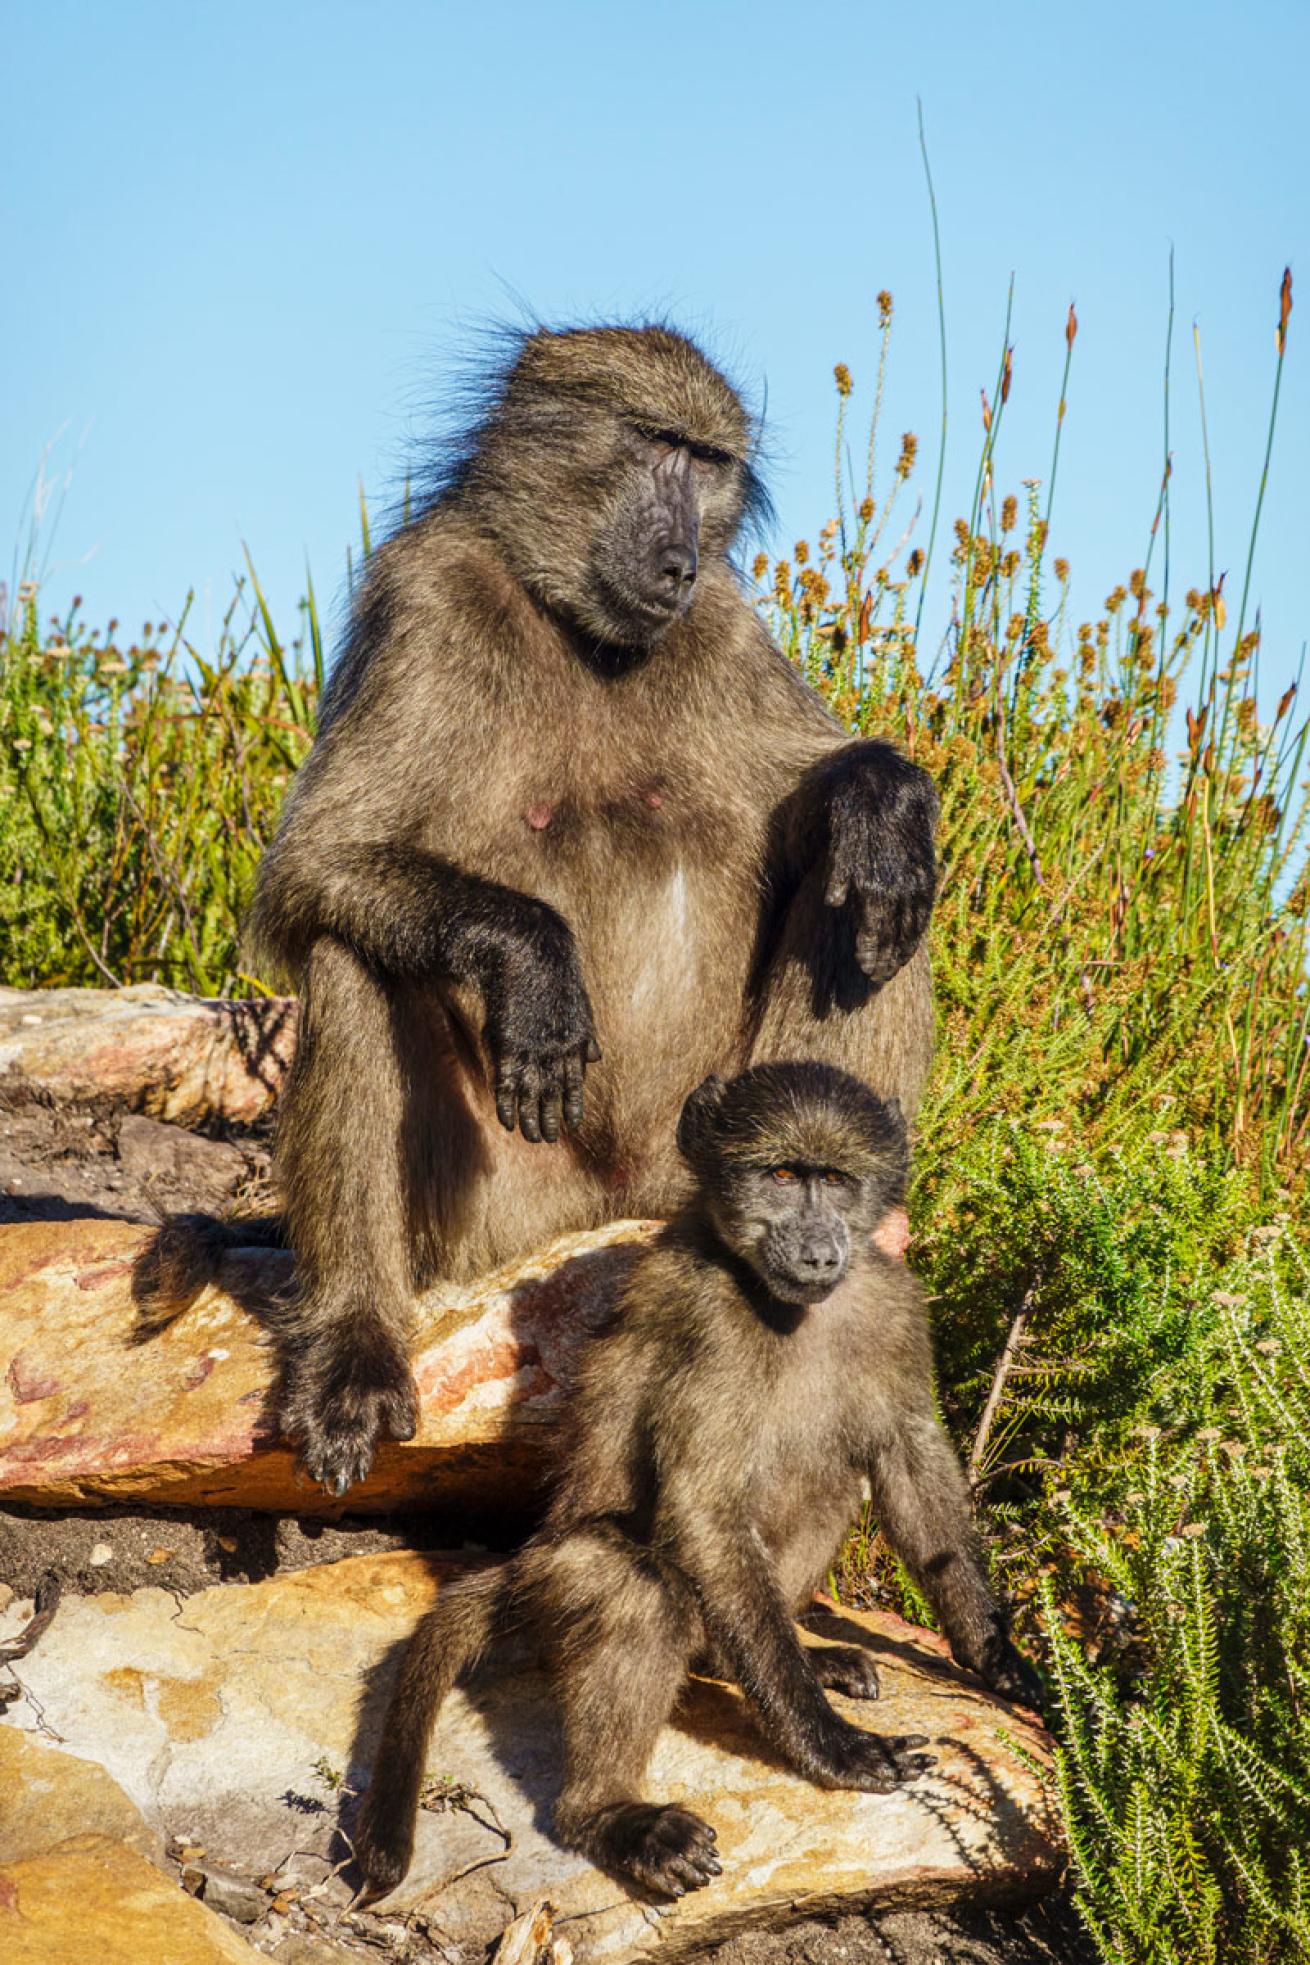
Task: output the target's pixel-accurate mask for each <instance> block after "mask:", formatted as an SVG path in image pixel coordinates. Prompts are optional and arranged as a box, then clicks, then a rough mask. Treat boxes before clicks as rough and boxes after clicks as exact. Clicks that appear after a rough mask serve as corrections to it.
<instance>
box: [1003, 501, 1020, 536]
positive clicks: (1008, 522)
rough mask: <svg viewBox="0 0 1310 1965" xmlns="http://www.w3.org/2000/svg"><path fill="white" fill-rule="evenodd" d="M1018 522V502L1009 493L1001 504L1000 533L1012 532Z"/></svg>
mask: <svg viewBox="0 0 1310 1965" xmlns="http://www.w3.org/2000/svg"><path fill="white" fill-rule="evenodd" d="M1018 520H1019V500H1018V499H1017V498H1016V497H1015V495H1014V493H1013V492H1011V493H1010V495H1009V497H1008V498H1006V499H1004V500H1003V501H1002V504H1001V531H1002V532H1013V531H1014V528H1015V526H1016V525H1017V524H1018Z"/></svg>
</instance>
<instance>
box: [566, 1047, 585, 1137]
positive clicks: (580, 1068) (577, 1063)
mask: <svg viewBox="0 0 1310 1965" xmlns="http://www.w3.org/2000/svg"><path fill="white" fill-rule="evenodd" d="M585 1070H586V1066H585V1065H584V1064H583V1061H582V1055H581V1053H580V1052H578V1051H570V1052H569V1055H568V1056H567V1057H566V1058H565V1060H564V1123H565V1125H566V1126H568V1127H570V1128H571V1129H572V1130H573V1131H574V1132H576V1131H577V1129H578V1127H579V1126H580V1125H581V1124H582V1113H583V1096H582V1077H583V1073H584V1071H585Z"/></svg>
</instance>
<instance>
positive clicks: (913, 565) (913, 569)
mask: <svg viewBox="0 0 1310 1965" xmlns="http://www.w3.org/2000/svg"><path fill="white" fill-rule="evenodd" d="M905 570H906V572H907V573H908V574H909V576H910V578H911V580H913V579H915V578H917V576H918V575H919V574H920V573H922V572H923V554H922V553H921V552H920V551H919V548H918V547H917V546H916V547H915V548H914V551H913V552H912V553H911V554H910V557H909V558H908V559H907V560H906V562H905Z"/></svg>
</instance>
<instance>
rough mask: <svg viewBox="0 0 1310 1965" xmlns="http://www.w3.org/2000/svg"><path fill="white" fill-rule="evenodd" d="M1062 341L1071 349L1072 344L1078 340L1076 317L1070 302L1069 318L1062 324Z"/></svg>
mask: <svg viewBox="0 0 1310 1965" xmlns="http://www.w3.org/2000/svg"><path fill="white" fill-rule="evenodd" d="M1064 339H1065V343H1066V345H1067V346H1068V347H1070V348H1072V347H1073V344H1074V342H1075V341H1076V340H1077V339H1078V315H1077V313H1076V312H1075V310H1074V304H1073V302H1072V300H1071V301H1070V302H1069V318H1068V320H1067V321H1066V322H1065V324H1064Z"/></svg>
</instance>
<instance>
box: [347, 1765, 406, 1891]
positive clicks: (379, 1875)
mask: <svg viewBox="0 0 1310 1965" xmlns="http://www.w3.org/2000/svg"><path fill="white" fill-rule="evenodd" d="M352 1846H353V1848H354V1851H355V1861H356V1862H357V1863H358V1864H359V1868H360V1872H361V1874H362V1875H363V1878H364V1889H365V1895H366V1896H367V1897H368V1898H370V1899H372V1898H374V1897H385V1896H386V1894H387V1892H388V1891H389V1890H394V1889H395V1887H396V1885H397V1884H398V1883H399V1882H400V1881H401V1879H402V1878H403V1877H404V1876H405V1874H406V1872H407V1871H408V1869H409V1866H410V1863H411V1862H412V1861H413V1858H414V1810H413V1808H412V1807H402V1806H400V1804H399V1803H397V1802H396V1801H395V1800H394V1798H392V1797H388V1796H386V1795H385V1794H384V1793H383V1791H382V1789H381V1788H380V1787H379V1785H378V1782H377V1781H376V1779H375V1780H374V1783H373V1785H372V1787H371V1788H370V1789H369V1791H368V1793H367V1794H366V1795H365V1797H364V1805H363V1807H362V1808H361V1809H360V1811H359V1819H358V1821H357V1822H356V1824H355V1831H354V1836H353V1845H352Z"/></svg>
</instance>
